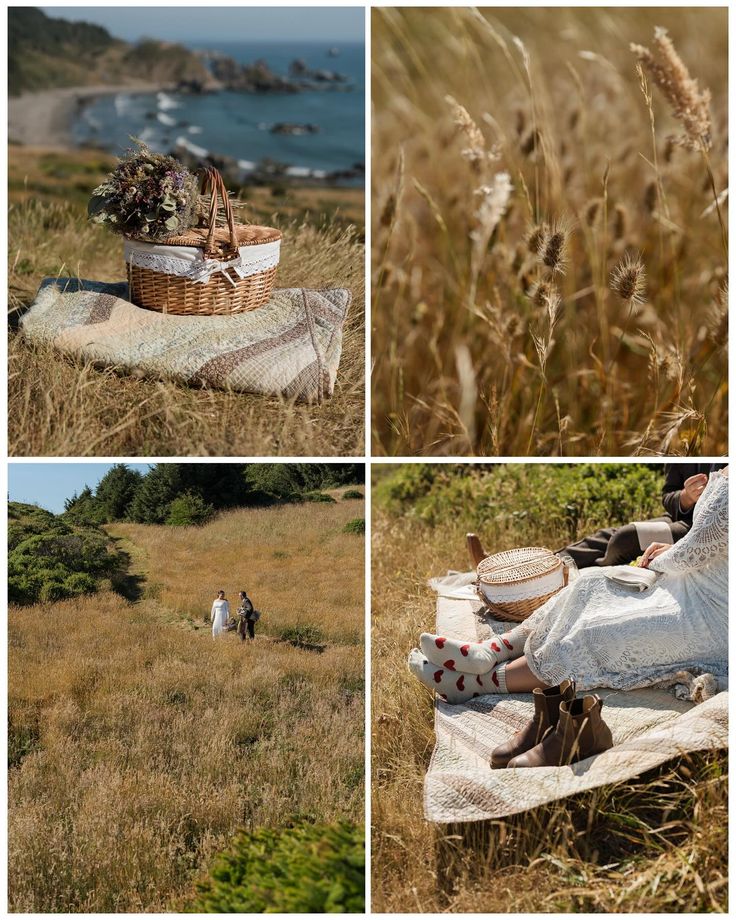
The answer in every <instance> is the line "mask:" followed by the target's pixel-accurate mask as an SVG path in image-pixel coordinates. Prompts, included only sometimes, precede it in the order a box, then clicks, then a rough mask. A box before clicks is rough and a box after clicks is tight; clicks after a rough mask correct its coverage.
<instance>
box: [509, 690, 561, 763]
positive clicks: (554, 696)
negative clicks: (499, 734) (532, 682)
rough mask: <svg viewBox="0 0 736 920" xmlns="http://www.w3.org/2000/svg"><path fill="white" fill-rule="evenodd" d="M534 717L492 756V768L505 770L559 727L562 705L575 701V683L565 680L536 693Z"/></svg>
mask: <svg viewBox="0 0 736 920" xmlns="http://www.w3.org/2000/svg"><path fill="white" fill-rule="evenodd" d="M533 696H534V717H533V718H532V720H531V721H530V722H529V723H528V724H527V725H525V726H524V728H522V729H521V731H518V732H517V733H516V734H515V735H514V737H513V738H511V740H510V741H507V742H506V743H505V744H501V745H499V746H498V747H497V748H495V749H494V751H493V753H492V754H491V767H492V768H493V769H494V770H500V769H503V767H505V766H507V765H508V762H509V761H510V760H511V759H512V758H513V757H516V756H517V755H518V754H523V753H524V752H525V751H528V750H529V749H530V748H533V747H534V746H535V745H536V744H539V742H540V741H541V740H542V738H543V736H544V733H545V732H546V731H548V730H549V729H550V728H554V727H555V725H557V719H558V718H559V715H560V703H562V702H563V701H567V702H571V701H572V700H574V699H575V683H574V681H571V680H563V681H562V683H561V684H558V686H556V687H548V688H547V689H546V690H535V691H534V694H533Z"/></svg>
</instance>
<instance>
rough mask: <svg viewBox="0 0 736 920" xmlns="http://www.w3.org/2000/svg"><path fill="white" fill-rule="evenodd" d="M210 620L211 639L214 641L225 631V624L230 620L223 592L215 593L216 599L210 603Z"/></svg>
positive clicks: (228, 608) (228, 607) (228, 606)
mask: <svg viewBox="0 0 736 920" xmlns="http://www.w3.org/2000/svg"><path fill="white" fill-rule="evenodd" d="M210 619H211V620H212V638H213V639H216V638H217V637H218V636H220V635H222V633H223V632H224V631H225V624H226V623H227V621H228V620H229V619H230V604H229V603H228V602H227V601H226V600H225V592H224V591H218V592H217V597H216V598H215V600H214V601H213V603H212V611H211V613H210Z"/></svg>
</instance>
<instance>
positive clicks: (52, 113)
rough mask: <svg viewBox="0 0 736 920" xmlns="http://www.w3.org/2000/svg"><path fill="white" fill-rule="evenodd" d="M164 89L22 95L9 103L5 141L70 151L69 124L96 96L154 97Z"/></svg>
mask: <svg viewBox="0 0 736 920" xmlns="http://www.w3.org/2000/svg"><path fill="white" fill-rule="evenodd" d="M165 88H166V87H163V86H161V85H160V84H153V83H126V84H120V85H117V86H112V85H102V86H70V87H63V88H59V89H48V90H43V91H41V92H38V93H22V94H21V95H20V96H11V97H10V99H9V101H8V141H9V142H10V143H11V144H23V145H24V146H31V147H50V148H54V149H62V150H64V149H69V148H70V147H73V146H74V145H73V143H72V138H71V131H70V128H71V124H72V122H73V120H74V116H75V115H76V113H77V112H78V111H79V108H80V107H81V106H83V105H84V104H85V103H86V102H90V101H91V100H92V99H95V98H97V97H98V96H104V95H109V94H111V93H112V94H114V93H120V92H126V93H135V92H140V93H152V92H153V93H155V92H157V91H158V90H163V89H165Z"/></svg>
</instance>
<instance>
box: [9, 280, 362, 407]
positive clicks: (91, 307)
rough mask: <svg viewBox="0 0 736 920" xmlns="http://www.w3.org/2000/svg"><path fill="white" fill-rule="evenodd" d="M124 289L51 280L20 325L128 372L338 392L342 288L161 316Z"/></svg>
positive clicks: (224, 384)
mask: <svg viewBox="0 0 736 920" xmlns="http://www.w3.org/2000/svg"><path fill="white" fill-rule="evenodd" d="M127 296H128V286H127V284H125V283H120V284H106V283H101V282H94V281H84V280H80V279H74V278H46V279H45V280H44V281H43V283H42V284H41V287H40V289H39V291H38V294H37V295H36V299H35V300H34V302H33V304H32V306H31V307H30V309H29V310H28V312H27V313H26V314H25V316H24V317H23V319H22V320H21V329H22V332H23V334H24V335H25V336H26V337H27V338H28V339H29V340H31V341H33V342H39V343H45V344H49V345H52V346H53V347H54V348H57V349H59V350H60V351H63V352H66V353H68V354H70V355H74V356H75V357H78V358H81V359H83V360H89V361H92V362H94V363H95V364H100V365H104V366H107V367H115V368H117V369H119V370H122V371H126V372H128V373H136V374H142V375H144V376H151V377H156V378H169V379H173V380H177V381H180V382H182V383H186V384H190V385H196V386H209V387H217V388H222V389H230V390H238V391H242V392H248V393H261V394H264V395H274V396H275V395H281V396H285V397H288V398H293V399H295V400H299V401H304V402H320V401H321V400H322V399H324V398H325V397H329V396H331V395H332V392H333V389H334V386H335V380H336V378H337V369H338V365H339V363H340V354H341V350H342V329H343V324H344V322H345V317H346V316H347V312H348V308H349V306H350V299H351V295H350V291H348V290H346V289H344V288H333V289H329V290H318V291H317V290H306V289H304V288H286V289H282V290H276V291H274V292H273V294H272V296H271V299H270V300H269V302H268V303H267V304H266V305H265V306H263V307H261V308H259V309H258V310H253V311H251V312H247V313H239V314H236V315H234V316H172V315H164V314H161V313H155V312H153V311H151V310H143V309H141V308H140V307H137V306H135V305H134V304H132V303H130V302H129V301H128V300H127V299H126V298H127Z"/></svg>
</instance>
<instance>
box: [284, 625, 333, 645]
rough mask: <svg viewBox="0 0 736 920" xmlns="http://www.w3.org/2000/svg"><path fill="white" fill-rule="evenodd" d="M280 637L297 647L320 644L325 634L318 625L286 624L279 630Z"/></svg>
mask: <svg viewBox="0 0 736 920" xmlns="http://www.w3.org/2000/svg"><path fill="white" fill-rule="evenodd" d="M280 637H281V639H282V641H283V642H290V643H291V644H292V645H295V646H296V647H297V648H314V647H315V646H319V645H322V644H323V643H324V641H325V635H324V633H323V632H322V630H321V629H320V628H319V626H310V625H309V624H305V625H304V626H287V627H285V628H284V629H282V630H281V633H280Z"/></svg>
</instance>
